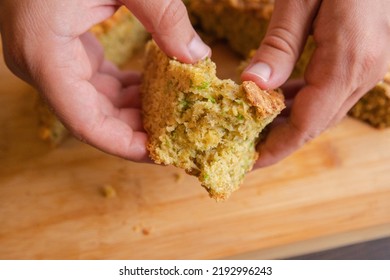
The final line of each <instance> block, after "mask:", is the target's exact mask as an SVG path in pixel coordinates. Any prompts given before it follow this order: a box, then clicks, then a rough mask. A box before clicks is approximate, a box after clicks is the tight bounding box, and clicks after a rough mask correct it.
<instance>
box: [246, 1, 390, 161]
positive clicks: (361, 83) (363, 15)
mask: <svg viewBox="0 0 390 280" xmlns="http://www.w3.org/2000/svg"><path fill="white" fill-rule="evenodd" d="M310 32H312V33H313V36H314V40H315V43H316V46H317V48H316V50H315V51H314V54H313V56H312V58H311V61H310V62H309V65H308V67H307V69H306V72H305V76H304V82H303V83H302V84H301V85H300V86H299V87H297V84H296V83H295V84H294V85H293V86H292V87H293V88H294V90H293V91H292V92H287V96H286V97H287V98H288V97H292V98H293V100H292V103H291V108H290V110H289V111H288V117H287V118H284V119H282V120H280V121H278V122H277V123H276V125H275V126H274V127H272V128H271V130H270V133H269V135H268V137H267V139H266V141H265V143H263V144H262V145H261V146H260V147H259V148H260V154H261V156H260V159H259V161H258V162H257V163H256V167H263V166H267V165H271V164H273V163H276V162H278V161H280V160H281V159H283V158H284V157H286V156H288V155H289V154H291V153H293V152H294V151H295V150H297V149H298V148H299V147H301V146H302V145H304V144H305V143H306V142H308V141H309V140H311V139H313V138H315V137H317V136H318V135H319V134H320V133H321V132H323V131H324V130H325V129H326V128H328V127H330V126H331V125H333V124H336V123H337V122H339V121H340V120H341V119H342V118H343V117H344V116H345V115H346V113H347V112H348V111H349V109H350V108H351V107H352V106H353V105H354V104H355V103H356V102H357V101H358V100H359V98H360V97H362V96H363V95H364V94H365V93H366V92H367V91H368V90H369V89H370V88H372V87H373V86H374V85H375V84H376V83H377V82H378V81H379V80H380V79H382V78H383V77H384V74H385V72H386V69H387V67H388V65H389V62H390V51H389V46H390V1H386V0H378V1H352V0H345V1H336V0H323V1H319V0H316V1H294V0H284V1H280V0H276V3H275V9H274V14H273V16H272V19H271V22H270V26H269V29H268V32H267V34H266V37H265V38H264V40H263V42H262V44H261V46H260V48H259V49H258V51H257V53H256V55H255V57H254V58H253V60H252V62H251V64H250V65H249V66H248V68H247V69H246V70H245V71H244V73H243V75H242V79H244V80H253V81H254V82H256V83H257V84H258V85H259V86H260V87H262V88H276V87H279V86H281V85H282V84H283V83H284V82H285V81H286V80H287V79H288V77H289V75H290V73H291V71H292V69H293V67H294V64H295V62H296V61H297V59H298V58H299V55H300V54H301V52H302V49H303V47H304V43H305V41H306V39H307V36H308V35H309V33H310Z"/></svg>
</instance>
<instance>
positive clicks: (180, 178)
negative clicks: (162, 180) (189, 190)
mask: <svg viewBox="0 0 390 280" xmlns="http://www.w3.org/2000/svg"><path fill="white" fill-rule="evenodd" d="M173 177H174V179H175V183H179V182H180V181H182V180H183V175H182V174H181V173H178V172H177V173H173Z"/></svg>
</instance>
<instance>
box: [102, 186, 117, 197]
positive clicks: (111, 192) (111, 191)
mask: <svg viewBox="0 0 390 280" xmlns="http://www.w3.org/2000/svg"><path fill="white" fill-rule="evenodd" d="M101 191H102V194H103V196H104V197H106V198H114V197H116V196H117V192H116V190H115V188H114V187H113V186H112V185H109V184H107V185H104V186H103V188H102V189H101Z"/></svg>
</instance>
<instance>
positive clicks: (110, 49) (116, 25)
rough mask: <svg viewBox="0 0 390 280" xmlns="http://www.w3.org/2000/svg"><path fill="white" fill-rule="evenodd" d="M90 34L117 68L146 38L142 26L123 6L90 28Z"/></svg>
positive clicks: (141, 45)
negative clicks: (95, 38)
mask: <svg viewBox="0 0 390 280" xmlns="http://www.w3.org/2000/svg"><path fill="white" fill-rule="evenodd" d="M91 32H92V33H93V34H94V35H95V36H96V37H97V39H98V40H99V41H100V43H101V44H102V45H103V49H104V54H105V56H106V58H107V59H108V60H110V61H112V62H113V63H114V64H116V65H118V66H121V65H123V64H125V63H126V62H127V61H128V60H129V59H130V58H131V57H132V56H133V54H134V52H136V51H137V50H138V49H140V48H141V47H143V46H144V44H145V42H146V40H147V38H148V33H147V32H146V30H145V28H144V27H143V25H142V24H141V23H140V22H139V21H138V20H137V18H136V17H135V16H134V15H133V14H132V13H131V12H130V11H129V10H128V9H127V8H126V7H125V6H122V7H120V8H119V9H118V11H117V12H116V13H115V14H114V15H113V16H112V17H110V18H109V19H107V20H105V21H104V22H102V23H100V24H97V25H95V26H94V27H92V28H91Z"/></svg>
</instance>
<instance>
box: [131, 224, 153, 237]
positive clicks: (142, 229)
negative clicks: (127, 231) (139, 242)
mask: <svg viewBox="0 0 390 280" xmlns="http://www.w3.org/2000/svg"><path fill="white" fill-rule="evenodd" d="M133 231H134V232H137V233H142V235H149V234H151V232H152V228H151V227H147V226H144V225H142V224H138V225H134V226H133Z"/></svg>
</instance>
